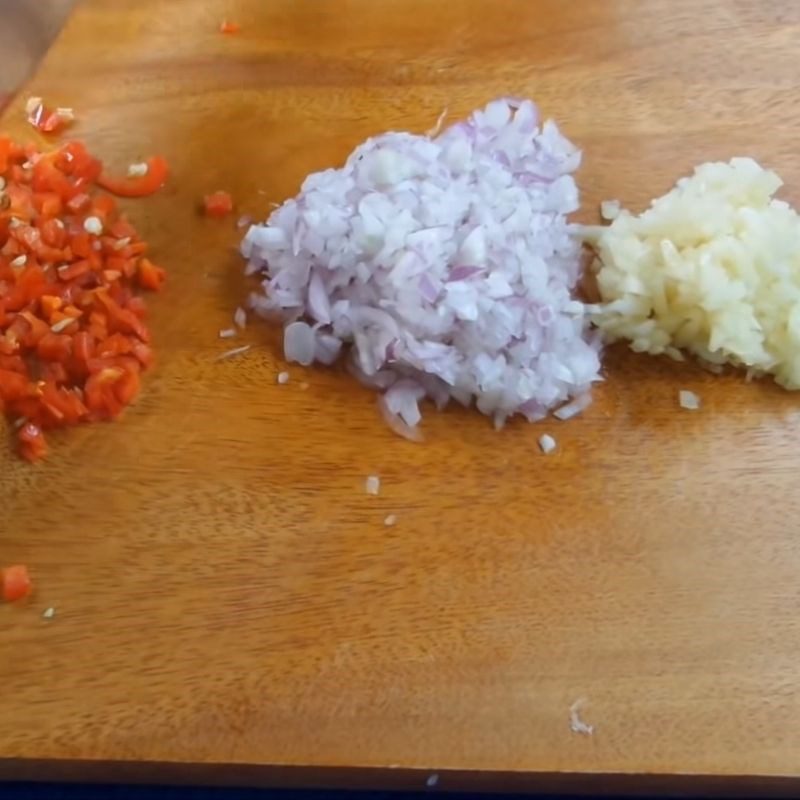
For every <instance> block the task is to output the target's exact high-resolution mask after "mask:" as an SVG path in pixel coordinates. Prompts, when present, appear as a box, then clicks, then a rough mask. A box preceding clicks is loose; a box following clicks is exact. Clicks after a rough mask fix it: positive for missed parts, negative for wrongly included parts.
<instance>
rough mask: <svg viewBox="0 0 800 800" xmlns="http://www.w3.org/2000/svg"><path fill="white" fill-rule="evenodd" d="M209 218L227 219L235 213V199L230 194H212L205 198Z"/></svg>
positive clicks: (204, 203) (204, 202)
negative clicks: (232, 212)
mask: <svg viewBox="0 0 800 800" xmlns="http://www.w3.org/2000/svg"><path fill="white" fill-rule="evenodd" d="M203 207H204V209H205V212H206V216H207V217H225V216H227V215H228V214H230V213H231V211H233V198H232V197H231V196H230V194H229V193H228V192H212V193H211V194H207V195H206V196H205V197H204V198H203Z"/></svg>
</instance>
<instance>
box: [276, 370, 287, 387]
mask: <svg viewBox="0 0 800 800" xmlns="http://www.w3.org/2000/svg"><path fill="white" fill-rule="evenodd" d="M278 383H280V384H281V385H283V384H285V383H289V373H288V372H279V373H278Z"/></svg>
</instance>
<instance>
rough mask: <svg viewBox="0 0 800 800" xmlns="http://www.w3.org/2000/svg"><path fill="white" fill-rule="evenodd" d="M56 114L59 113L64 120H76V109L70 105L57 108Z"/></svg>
mask: <svg viewBox="0 0 800 800" xmlns="http://www.w3.org/2000/svg"><path fill="white" fill-rule="evenodd" d="M56 114H58V116H59V117H61V119H63V120H64V122H74V121H75V109H74V108H69V107H66V108H65V107H63V106H61V107H59V108H57V109H56Z"/></svg>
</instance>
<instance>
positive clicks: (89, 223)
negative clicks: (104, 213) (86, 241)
mask: <svg viewBox="0 0 800 800" xmlns="http://www.w3.org/2000/svg"><path fill="white" fill-rule="evenodd" d="M83 229H84V230H85V231H86V233H93V234H94V235H95V236H99V235H100V234H101V233H102V232H103V222H102V220H101V219H100V217H86V219H85V220H84V221H83Z"/></svg>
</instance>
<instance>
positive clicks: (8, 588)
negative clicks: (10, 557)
mask: <svg viewBox="0 0 800 800" xmlns="http://www.w3.org/2000/svg"><path fill="white" fill-rule="evenodd" d="M0 586H2V596H3V600H5V601H6V602H7V603H13V602H15V601H16V600H22V598H23V597H27V596H28V595H29V594H30V593H31V589H32V588H33V584H32V583H31V577H30V575H29V574H28V568H27V567H26V566H25V565H24V564H14V565H13V566H11V567H6V568H5V569H2V570H0Z"/></svg>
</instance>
